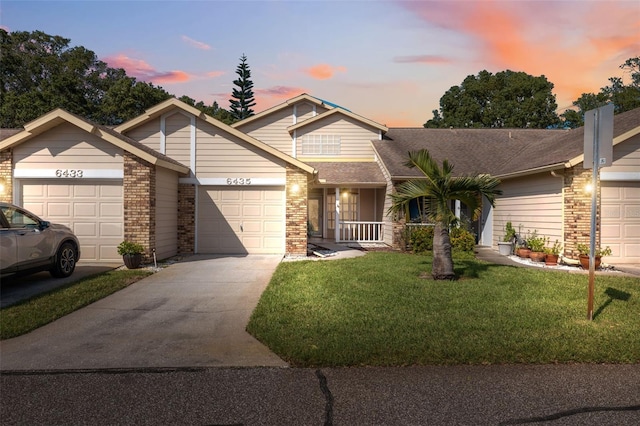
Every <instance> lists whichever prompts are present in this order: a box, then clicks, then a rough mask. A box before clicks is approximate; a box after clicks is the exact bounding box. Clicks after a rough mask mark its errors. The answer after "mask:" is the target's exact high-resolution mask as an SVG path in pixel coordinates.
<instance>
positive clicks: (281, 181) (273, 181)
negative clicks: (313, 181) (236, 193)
mask: <svg viewBox="0 0 640 426" xmlns="http://www.w3.org/2000/svg"><path fill="white" fill-rule="evenodd" d="M227 179H240V178H237V177H229V178H226V177H225V178H196V177H189V178H180V179H179V182H180V183H182V184H195V185H215V186H233V187H238V186H244V187H251V186H285V184H286V183H287V179H286V178H254V177H251V176H247V177H245V178H243V179H245V180H246V179H250V182H251V183H249V184H244V185H241V184H233V183H231V184H230V183H228V181H227Z"/></svg>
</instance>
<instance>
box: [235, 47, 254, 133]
mask: <svg viewBox="0 0 640 426" xmlns="http://www.w3.org/2000/svg"><path fill="white" fill-rule="evenodd" d="M236 74H238V78H237V79H236V80H233V84H234V85H235V86H236V87H237V88H236V87H234V88H233V92H232V94H231V97H232V98H233V99H229V103H230V104H231V108H230V113H231V116H232V117H233V119H234V120H243V119H245V118H247V117H250V116H252V115H253V110H252V109H251V107H253V106H255V105H256V103H255V101H254V97H253V81H251V70H250V69H249V64H247V56H246V55H245V54H244V53H243V54H242V57H240V64H239V65H238V67H237V68H236Z"/></svg>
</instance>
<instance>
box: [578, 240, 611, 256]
mask: <svg viewBox="0 0 640 426" xmlns="http://www.w3.org/2000/svg"><path fill="white" fill-rule="evenodd" d="M577 248H578V252H579V253H580V254H581V255H585V256H588V255H589V253H591V247H590V245H589V244H581V243H579V244H578V246H577ZM611 253H612V251H611V247H609V246H606V247H605V248H598V247H596V254H595V255H596V256H611Z"/></svg>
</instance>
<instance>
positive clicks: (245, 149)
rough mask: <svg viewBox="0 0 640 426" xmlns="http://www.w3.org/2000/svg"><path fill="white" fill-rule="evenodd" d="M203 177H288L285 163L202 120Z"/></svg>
mask: <svg viewBox="0 0 640 426" xmlns="http://www.w3.org/2000/svg"><path fill="white" fill-rule="evenodd" d="M196 139H197V152H198V157H197V163H196V174H197V176H198V177H199V178H229V177H231V178H234V177H235V178H281V179H284V178H285V168H284V167H285V163H284V161H283V160H280V159H277V158H275V157H272V156H270V155H269V154H266V153H264V152H263V151H261V150H259V149H258V148H256V147H254V146H253V145H251V144H249V143H247V142H245V141H243V140H241V139H238V138H236V137H235V136H232V135H230V134H228V133H224V132H221V131H220V130H219V129H217V128H215V127H213V126H211V125H210V124H207V123H205V122H203V121H198V129H197V138H196Z"/></svg>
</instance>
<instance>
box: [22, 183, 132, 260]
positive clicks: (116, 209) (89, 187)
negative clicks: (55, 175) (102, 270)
mask: <svg viewBox="0 0 640 426" xmlns="http://www.w3.org/2000/svg"><path fill="white" fill-rule="evenodd" d="M21 193H22V205H23V206H24V207H25V208H26V209H27V210H30V211H32V212H33V213H35V214H37V215H38V216H40V217H42V218H44V219H46V220H48V221H50V222H54V223H60V224H62V225H66V226H68V227H69V228H71V229H72V230H73V232H74V233H75V234H76V236H77V237H78V239H79V240H80V251H81V255H80V257H81V259H80V261H81V262H109V261H122V256H119V255H118V252H117V246H118V244H120V242H121V241H122V240H123V239H124V226H123V223H124V220H123V207H122V205H123V202H122V200H123V197H122V181H108V182H104V181H96V180H93V181H89V180H87V181H82V182H79V183H77V182H74V183H68V182H61V181H57V180H56V181H50V180H24V181H23V182H22V191H21Z"/></svg>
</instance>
